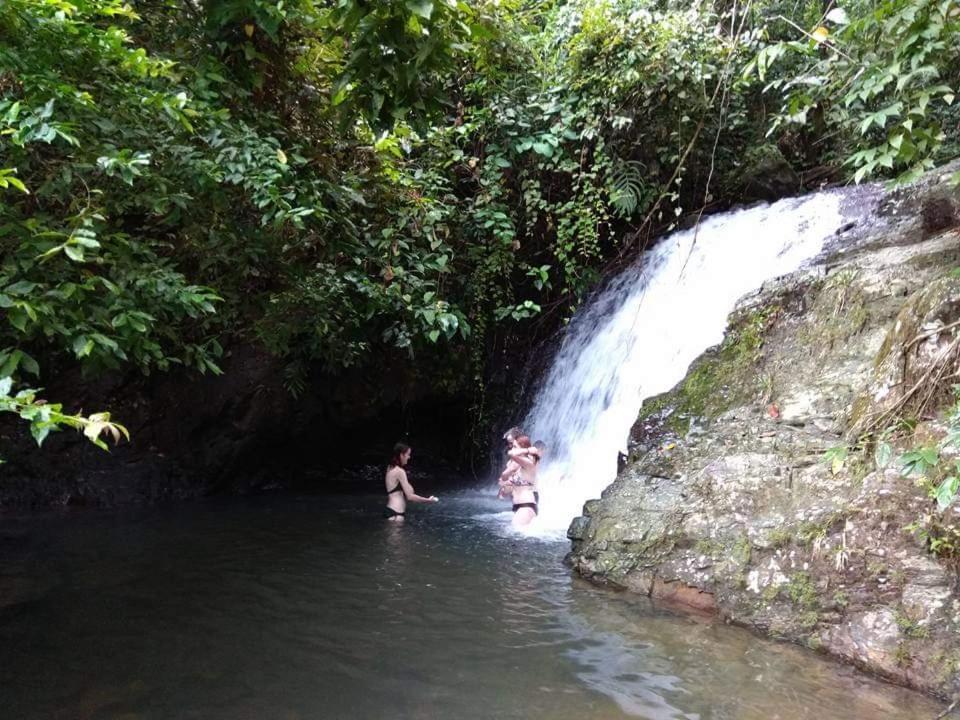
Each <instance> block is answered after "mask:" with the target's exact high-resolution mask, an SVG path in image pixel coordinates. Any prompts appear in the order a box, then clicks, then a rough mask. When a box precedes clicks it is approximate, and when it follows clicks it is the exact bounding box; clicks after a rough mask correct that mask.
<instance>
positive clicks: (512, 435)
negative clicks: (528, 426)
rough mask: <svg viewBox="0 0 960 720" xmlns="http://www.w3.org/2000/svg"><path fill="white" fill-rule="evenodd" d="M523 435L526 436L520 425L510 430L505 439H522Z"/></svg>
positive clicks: (504, 436)
mask: <svg viewBox="0 0 960 720" xmlns="http://www.w3.org/2000/svg"><path fill="white" fill-rule="evenodd" d="M523 435H525V433H524V432H523V428H522V427H520V426H519V425H518V426H516V427H512V428H510V429H509V430H507V431H506V432H505V433H504V434H503V439H504V440H507V441H510V440H516V439H517V438H518V437H521V436H523Z"/></svg>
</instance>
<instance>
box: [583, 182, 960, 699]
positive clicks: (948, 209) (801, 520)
mask: <svg viewBox="0 0 960 720" xmlns="http://www.w3.org/2000/svg"><path fill="white" fill-rule="evenodd" d="M858 201H859V202H863V203H870V204H871V205H872V206H874V207H875V212H874V217H875V223H871V227H869V228H867V227H849V228H845V229H844V231H843V232H841V233H840V234H839V235H838V236H837V237H836V238H835V241H834V242H832V243H831V247H829V248H828V249H827V250H826V251H825V252H824V253H823V254H822V255H821V257H820V258H819V259H818V260H817V262H815V263H814V264H813V265H811V266H808V267H807V268H805V269H804V270H802V271H799V272H797V273H795V274H793V275H790V276H787V277H784V278H781V279H779V280H777V281H775V282H771V283H768V285H767V286H765V287H764V288H762V289H761V290H760V291H758V292H757V293H755V294H753V295H751V296H749V297H746V298H743V299H742V300H741V302H740V304H739V305H738V308H737V309H736V310H735V312H734V313H733V314H732V315H731V317H730V319H729V325H728V331H727V334H726V338H725V340H724V341H723V343H722V344H721V345H720V346H718V347H715V348H712V349H710V350H709V351H707V352H706V353H704V354H703V355H702V356H701V357H700V358H699V359H698V360H697V361H696V362H695V363H694V364H693V365H692V366H691V368H690V370H689V372H688V374H687V376H686V378H685V379H684V380H683V381H682V382H681V383H680V384H679V385H678V386H677V387H675V388H674V389H673V390H672V391H670V392H669V393H666V394H665V395H662V396H658V397H655V398H651V399H649V400H648V401H647V402H646V403H645V404H644V406H643V409H642V411H641V414H640V417H639V418H638V419H637V422H636V424H635V426H634V427H633V430H632V433H631V452H630V460H629V462H628V463H627V465H626V467H625V468H624V469H623V470H622V471H621V473H620V474H619V477H618V478H617V480H616V482H614V483H613V485H611V486H610V487H609V488H608V489H607V490H606V491H605V492H604V494H603V497H602V498H600V499H598V500H592V501H590V502H588V503H587V504H586V506H585V508H584V514H583V516H582V517H579V518H576V519H575V520H574V522H573V523H572V525H571V526H570V530H569V533H568V534H569V537H570V538H571V540H572V541H573V548H572V552H571V553H570V556H569V559H570V561H571V563H572V565H573V566H574V568H575V569H576V570H577V571H578V572H580V573H581V574H582V575H584V576H586V577H589V578H591V579H593V580H595V581H598V582H602V583H609V584H612V585H616V586H620V587H624V588H628V589H630V590H633V591H636V592H640V593H644V594H649V595H653V596H655V597H659V598H664V599H668V600H672V601H674V602H679V603H683V604H687V605H690V606H694V607H697V608H699V609H702V610H707V611H711V612H717V613H719V614H721V615H722V616H723V617H725V618H727V619H729V620H730V621H732V622H735V623H739V624H742V625H745V626H747V627H750V628H753V629H755V630H757V631H759V632H762V633H765V634H769V635H772V636H775V637H779V638H784V639H788V640H792V641H796V642H800V643H803V644H806V645H808V646H810V647H811V648H815V649H818V650H821V651H824V652H827V653H830V654H832V655H834V656H837V657H840V658H842V659H844V660H846V661H849V662H851V663H853V664H856V665H858V666H860V667H862V668H864V669H867V670H870V671H873V672H876V673H878V674H880V675H883V676H885V677H887V678H890V679H892V680H894V681H897V682H901V683H904V684H908V685H910V686H913V687H916V688H919V689H922V690H925V691H928V692H933V693H936V694H939V695H943V696H948V695H952V694H954V693H955V692H957V691H958V690H960V684H958V677H957V676H958V672H960V632H958V631H960V593H958V591H957V571H956V563H955V561H953V560H950V559H948V558H943V557H936V556H934V555H933V554H931V553H930V552H929V550H928V545H927V543H925V542H924V541H922V540H921V539H919V538H918V536H917V534H916V533H915V532H912V531H911V530H910V529H909V526H910V525H911V524H913V523H915V522H916V521H917V520H918V519H919V518H921V517H922V516H923V515H924V514H927V513H930V512H931V511H932V510H933V504H932V501H931V500H930V497H929V494H928V492H927V489H925V488H924V487H921V486H920V485H918V483H917V482H916V481H915V480H913V479H909V478H906V477H904V476H903V475H902V474H901V472H900V471H899V469H898V468H897V467H896V465H895V464H894V466H893V467H886V468H884V467H878V466H877V464H876V462H875V461H874V460H873V452H872V447H873V445H872V444H871V439H872V440H875V438H876V435H875V434H874V435H866V436H865V435H864V432H865V431H868V430H871V429H875V428H878V427H880V426H881V425H883V423H887V425H889V424H890V423H892V422H893V421H894V418H896V417H903V416H905V415H907V414H908V413H907V409H908V408H909V407H912V405H910V403H907V402H903V400H904V398H905V395H906V394H908V393H909V392H910V390H911V388H913V387H915V386H916V385H917V383H918V382H920V381H921V380H923V379H924V378H926V379H927V380H930V375H931V373H930V372H929V371H930V369H931V368H932V367H933V364H934V363H935V362H936V361H937V360H938V359H940V361H942V359H943V358H944V357H947V354H948V353H950V352H953V348H955V347H956V344H954V345H953V346H951V343H954V339H955V333H956V332H957V329H956V327H955V325H956V324H957V321H958V320H960V279H958V278H957V277H955V274H954V273H952V272H951V271H953V270H954V269H955V268H957V267H958V266H960V230H958V229H957V228H956V226H957V225H958V220H957V211H958V209H960V192H958V190H957V189H955V188H953V187H952V186H951V185H950V184H949V183H948V182H946V174H945V173H944V172H943V171H941V172H940V173H937V174H935V175H932V176H931V177H929V178H927V179H926V181H925V182H924V183H922V184H920V185H918V186H917V187H914V188H911V189H909V190H906V191H900V192H897V193H894V194H889V195H888V194H885V193H883V192H882V191H880V190H878V189H877V190H864V191H863V192H862V194H861V195H860V197H859V200H858ZM682 330H683V329H682V328H677V332H682ZM950 357H955V355H951V356H950ZM941 365H943V363H942V362H941ZM956 371H957V367H956V366H955V362H954V365H953V366H951V367H946V366H945V367H939V366H938V368H937V373H939V375H940V380H941V382H940V384H939V387H943V385H944V383H947V382H948V377H947V375H949V374H952V373H955V372H956ZM928 385H929V386H930V387H934V385H930V384H929V383H928ZM924 387H927V385H924ZM914 396H916V393H914ZM913 399H914V398H913V397H911V398H907V400H913ZM926 400H927V402H926V403H925V405H926V407H927V408H928V409H929V408H931V407H932V408H937V407H941V408H942V407H943V405H944V403H943V402H940V401H941V400H942V398H938V397H928V398H926ZM917 420H918V422H919V424H918V425H917V426H916V427H915V429H914V430H912V431H911V432H910V433H907V432H895V433H894V434H893V435H892V436H891V437H894V438H897V440H895V444H896V443H897V442H899V443H900V445H899V448H897V449H899V450H902V449H904V448H905V447H908V446H909V445H910V443H914V442H916V438H917V435H916V434H919V435H923V436H925V437H927V438H933V439H936V438H938V437H941V436H942V435H943V433H944V426H943V423H942V421H941V420H940V419H938V417H937V416H936V413H931V412H929V411H925V412H921V413H920V414H919V417H918V418H917ZM911 427H912V426H911ZM914 433H916V434H914ZM837 447H842V448H849V450H846V452H847V455H846V457H843V452H844V451H837V450H834V451H832V457H833V458H834V459H835V460H836V461H835V462H832V463H831V462H825V461H824V455H825V453H828V451H830V450H831V448H837ZM827 457H828V458H830V457H831V455H830V454H828V455H827ZM941 520H942V522H943V523H945V524H947V525H949V524H952V523H953V522H956V521H957V518H956V513H955V512H954V511H953V510H950V511H948V512H947V515H946V516H945V517H943V518H942V519H941Z"/></svg>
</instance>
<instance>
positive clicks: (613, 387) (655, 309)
mask: <svg viewBox="0 0 960 720" xmlns="http://www.w3.org/2000/svg"><path fill="white" fill-rule="evenodd" d="M842 197H843V196H842V194H841V193H839V192H830V193H820V194H816V195H810V196H807V197H804V198H795V199H789V200H781V201H778V202H776V203H774V204H772V205H764V206H760V207H753V208H749V209H746V210H740V211H736V212H730V213H724V214H722V215H715V216H712V217H709V218H707V219H705V220H704V221H703V222H702V223H701V224H700V226H699V228H697V229H695V230H685V231H682V232H677V233H674V234H673V235H670V236H669V237H667V238H665V239H664V240H663V241H662V242H661V243H660V244H658V245H657V246H656V247H655V248H654V249H653V250H652V251H650V252H649V253H647V254H646V255H645V256H644V257H643V259H642V261H641V262H640V263H638V264H637V265H636V266H635V267H633V268H630V269H628V270H626V271H625V272H623V273H622V274H621V275H620V276H618V277H616V278H615V279H613V280H612V281H611V282H610V283H609V284H608V285H607V286H606V287H605V288H604V289H603V290H602V291H601V292H599V293H597V294H596V295H595V296H594V297H593V298H592V299H591V300H590V301H589V302H588V303H587V304H586V305H585V306H584V308H583V309H582V310H581V311H580V312H579V313H578V314H577V316H576V317H575V318H574V320H573V321H572V322H571V324H570V326H569V328H568V331H567V334H566V337H565V338H564V340H563V342H562V345H561V347H560V350H559V351H558V353H557V356H556V357H555V358H554V360H553V364H552V366H551V368H550V370H549V372H548V374H547V376H546V380H545V381H544V384H543V388H542V390H541V391H540V393H539V395H538V397H537V398H536V400H535V403H534V406H533V408H532V409H531V410H530V412H529V414H528V415H527V418H526V420H525V425H524V426H525V428H526V429H527V431H528V433H529V434H530V436H531V438H532V439H536V440H541V439H542V440H544V441H546V443H547V445H548V448H549V449H548V453H547V456H546V458H545V460H544V462H543V464H542V467H541V469H540V494H541V511H540V516H539V517H538V518H537V520H536V521H535V525H534V526H533V527H532V528H531V532H532V533H534V534H543V535H556V534H557V533H559V532H562V531H563V530H565V529H566V527H567V525H568V524H569V523H570V520H572V519H573V518H574V517H576V516H577V515H579V514H580V513H581V509H582V507H583V503H584V502H585V501H586V500H589V499H591V498H596V497H599V496H600V493H601V492H602V491H603V489H604V488H606V487H607V485H609V484H610V483H611V482H613V480H614V479H615V478H616V473H617V453H618V451H621V450H623V449H625V447H626V444H627V438H628V436H629V433H630V428H631V427H632V425H633V423H634V422H635V421H636V418H637V415H638V413H639V411H640V406H641V404H642V403H643V400H644V399H645V398H648V397H651V396H653V395H657V394H659V393H662V392H666V391H667V390H669V389H671V388H672V387H673V386H674V385H676V384H677V383H678V382H679V381H680V380H682V379H683V377H684V375H685V374H686V372H687V369H688V367H689V366H690V363H691V362H693V360H694V359H696V357H697V356H698V355H700V354H701V353H702V352H703V351H704V350H706V349H707V348H709V347H710V346H712V345H715V344H717V343H719V342H720V341H721V340H722V339H723V333H724V329H725V327H726V320H727V316H728V315H729V314H730V312H731V311H732V310H733V308H734V305H735V304H736V302H737V300H738V299H739V298H740V297H742V296H743V295H745V294H746V293H748V292H750V291H752V290H755V289H757V288H759V287H760V286H761V285H762V284H763V282H764V281H765V280H768V279H770V278H773V277H777V276H780V275H784V274H786V273H789V272H792V271H793V270H796V269H797V268H798V267H799V266H800V265H801V264H802V263H803V262H804V261H805V260H808V259H810V258H812V257H814V256H815V255H816V254H817V253H818V252H819V251H820V250H821V249H822V247H823V243H824V241H825V240H826V239H827V238H828V237H829V236H830V235H832V234H834V233H835V232H836V231H837V230H838V229H839V228H840V226H841V225H842V224H843V222H844V220H843V217H842V215H841V211H840V203H841V200H842Z"/></svg>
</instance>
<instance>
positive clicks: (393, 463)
mask: <svg viewBox="0 0 960 720" xmlns="http://www.w3.org/2000/svg"><path fill="white" fill-rule="evenodd" d="M409 449H410V446H409V445H407V444H406V443H402V442H398V443H397V444H396V445H394V446H393V455H391V456H390V467H400V456H401V455H403V454H404V453H405V452H406V451H407V450H409Z"/></svg>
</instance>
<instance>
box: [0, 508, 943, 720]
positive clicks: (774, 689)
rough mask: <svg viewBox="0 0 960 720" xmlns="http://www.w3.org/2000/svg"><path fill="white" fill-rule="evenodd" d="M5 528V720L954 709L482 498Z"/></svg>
mask: <svg viewBox="0 0 960 720" xmlns="http://www.w3.org/2000/svg"><path fill="white" fill-rule="evenodd" d="M381 505H382V496H338V497H334V498H323V497H317V496H304V497H295V496H289V495H285V496H280V495H278V496H270V497H258V498H253V499H226V500H219V499H218V500H211V501H206V502H201V503H197V504H193V505H178V506H176V507H175V508H169V509H159V510H158V509H154V510H149V511H137V512H125V513H105V512H84V513H79V514H74V515H72V516H70V517H63V516H49V515H47V516H38V517H5V518H2V521H0V553H2V556H3V562H2V563H0V668H2V674H0V677H2V684H0V708H2V710H0V716H2V717H3V718H10V719H18V720H19V719H21V718H22V719H24V720H28V719H33V718H38V719H39V718H43V719H44V720H48V719H50V718H63V719H69V720H81V719H87V718H89V719H97V720H100V719H103V720H106V719H108V718H110V719H113V718H117V719H120V718H123V719H124V720H133V719H134V718H138V719H150V720H153V719H161V718H163V719H166V718H177V719H180V718H183V719H194V718H195V719H197V720H201V719H202V720H221V719H222V720H246V719H248V718H249V719H253V718H257V719H261V718H263V719H271V720H272V719H274V718H276V719H278V720H294V719H297V720H307V719H313V718H325V719H326V718H344V719H347V718H350V719H354V718H359V719H364V718H451V720H453V719H462V718H549V719H551V720H554V719H555V720H564V719H566V718H570V719H576V720H590V719H593V718H603V719H609V718H646V719H648V720H666V719H668V718H669V719H673V718H684V719H691V720H692V719H694V718H697V719H702V720H706V719H708V718H715V719H721V718H722V719H729V720H753V719H756V720H799V719H801V718H810V719H815V720H832V719H834V718H836V719H838V720H839V719H841V718H842V719H843V720H858V719H861V718H862V719H863V720H868V719H869V720H874V719H876V718H889V719H897V718H904V719H905V718H910V719H911V720H915V719H917V718H930V719H931V720H932V718H933V717H935V716H936V715H937V713H938V712H939V710H940V706H939V705H938V704H937V703H935V702H934V701H932V700H929V699H928V698H925V697H923V696H921V695H919V694H916V693H912V692H909V691H906V690H902V689H899V688H896V687H893V686H890V685H887V684H884V683H881V682H879V681H876V680H874V679H872V678H870V677H867V676H865V675H862V674H860V673H858V672H856V671H854V670H851V669H849V668H846V667H844V666H841V665H839V664H836V663H833V662H831V661H828V660H825V659H823V658H821V657H819V656H818V655H816V654H815V653H813V652H810V651H807V650H804V649H801V648H798V647H794V646H790V645H784V644H778V643H774V642H769V641H765V640H762V639H759V638H757V637H755V636H753V635H751V634H750V633H748V632H746V631H744V630H740V629H737V628H731V627H727V626H725V625H723V624H722V623H718V622H710V621H705V620H700V619H696V618H691V617H688V616H682V615H676V614H673V613H670V612H667V611H665V610H662V609H657V608H655V607H653V606H652V605H651V604H650V603H649V602H648V601H647V600H645V599H643V598H638V597H636V596H632V595H628V594H624V593H616V592H611V591H609V590H605V589H601V588H596V587H593V586H591V585H590V584H588V583H586V582H584V581H582V580H579V579H578V578H575V577H573V576H572V575H571V574H570V572H569V571H568V569H567V568H566V567H565V566H564V565H563V564H562V558H563V555H564V553H566V552H567V550H568V547H569V546H568V544H567V543H566V542H564V541H560V540H542V539H534V538H527V537H520V536H517V535H516V534H514V533H513V532H512V531H511V530H509V528H508V516H507V514H505V513H503V512H502V511H503V509H504V505H502V504H499V503H497V502H496V501H494V500H493V499H492V498H491V497H490V496H489V495H488V494H482V493H476V492H465V493H461V494H459V495H446V496H444V498H443V501H442V502H441V503H440V504H439V505H437V506H434V507H431V508H429V509H423V508H416V509H414V510H413V511H412V512H411V513H410V516H411V521H410V522H408V523H407V524H406V525H405V526H397V525H393V524H390V523H387V522H385V521H383V520H382V519H381V518H380V514H379V512H380V506H381Z"/></svg>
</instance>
